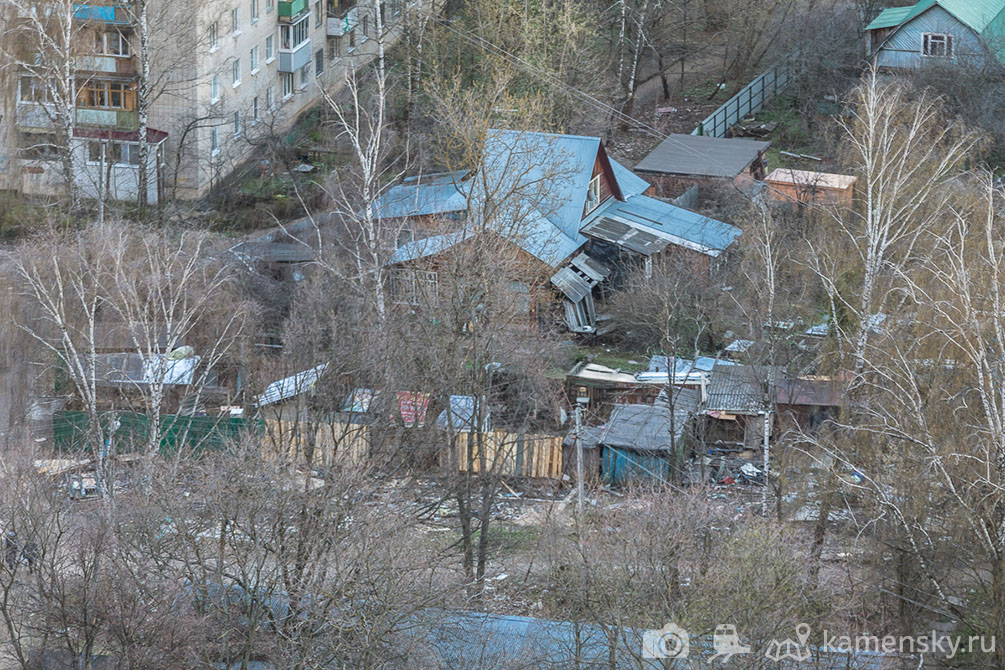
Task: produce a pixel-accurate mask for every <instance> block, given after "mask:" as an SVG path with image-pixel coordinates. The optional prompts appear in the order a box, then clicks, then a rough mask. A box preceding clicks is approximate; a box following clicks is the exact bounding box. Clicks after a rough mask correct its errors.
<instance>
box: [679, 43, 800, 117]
mask: <svg viewBox="0 0 1005 670" xmlns="http://www.w3.org/2000/svg"><path fill="white" fill-rule="evenodd" d="M799 70H800V68H799V59H798V57H797V54H796V53H792V54H789V55H788V56H786V57H785V58H783V59H782V60H780V61H778V62H777V63H775V64H774V65H773V66H771V68H769V69H768V70H767V71H765V72H762V73H761V74H760V75H758V76H757V77H755V78H754V80H753V81H752V82H750V83H749V84H747V85H746V86H744V87H743V88H741V89H740V91H739V92H738V93H737V94H736V95H734V96H733V97H732V98H730V99H729V100H727V101H726V102H725V103H723V105H722V106H721V107H719V109H717V110H715V111H714V112H712V113H711V114H709V115H708V116H707V117H706V118H705V120H704V121H702V122H701V123H699V124H698V127H697V128H695V129H694V130H693V131H692V132H691V134H692V135H708V136H710V137H724V136H725V135H726V131H727V130H729V129H730V128H732V127H733V126H734V125H735V124H736V123H739V122H740V120H741V119H743V118H745V117H746V116H748V115H750V114H753V113H755V112H757V111H758V110H760V109H761V108H762V107H764V105H765V103H767V102H768V101H769V100H771V99H772V98H774V97H775V96H777V95H778V94H779V93H781V92H782V91H784V90H785V89H786V87H788V85H789V84H790V83H792V81H793V80H794V79H795V78H796V76H797V75H798V74H799Z"/></svg>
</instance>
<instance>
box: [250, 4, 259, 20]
mask: <svg viewBox="0 0 1005 670" xmlns="http://www.w3.org/2000/svg"><path fill="white" fill-rule="evenodd" d="M256 23H258V0H251V24H252V25H254V24H256Z"/></svg>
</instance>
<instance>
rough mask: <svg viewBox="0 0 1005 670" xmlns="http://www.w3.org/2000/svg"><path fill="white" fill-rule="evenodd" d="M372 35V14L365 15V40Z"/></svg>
mask: <svg viewBox="0 0 1005 670" xmlns="http://www.w3.org/2000/svg"><path fill="white" fill-rule="evenodd" d="M369 36H370V15H369V14H364V15H363V41H364V42H366V38H367V37H369Z"/></svg>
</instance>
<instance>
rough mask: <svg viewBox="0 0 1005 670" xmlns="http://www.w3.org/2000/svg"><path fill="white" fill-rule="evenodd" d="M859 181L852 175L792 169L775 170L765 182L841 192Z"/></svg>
mask: <svg viewBox="0 0 1005 670" xmlns="http://www.w3.org/2000/svg"><path fill="white" fill-rule="evenodd" d="M857 181H858V177H856V176H854V175H850V174H833V173H830V172H812V171H810V170H792V169H790V168H775V169H774V170H772V171H771V174H769V175H768V177H767V178H766V179H765V180H764V182H765V183H766V184H794V185H796V186H807V187H812V188H833V189H839V190H844V189H847V188H851V187H852V186H854V185H855V182H857Z"/></svg>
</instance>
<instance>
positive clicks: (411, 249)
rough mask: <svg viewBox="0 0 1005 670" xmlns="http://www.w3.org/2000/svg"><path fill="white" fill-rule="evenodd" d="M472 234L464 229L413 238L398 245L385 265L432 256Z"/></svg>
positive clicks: (472, 234)
mask: <svg viewBox="0 0 1005 670" xmlns="http://www.w3.org/2000/svg"><path fill="white" fill-rule="evenodd" d="M473 236H474V233H473V232H472V231H470V230H467V229H464V230H458V231H455V232H453V233H446V234H444V235H433V236H432V237H424V238H422V239H421V240H415V241H414V242H409V243H408V244H403V245H401V246H400V247H398V248H397V249H396V250H395V252H394V254H393V255H392V256H391V258H390V260H388V261H387V263H385V265H394V264H395V263H405V262H407V261H414V260H417V259H419V258H425V257H426V256H433V255H436V254H438V253H440V252H441V251H446V250H447V249H449V248H451V247H453V246H454V245H456V244H459V243H461V242H463V241H464V240H466V239H468V238H469V237H473Z"/></svg>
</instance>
